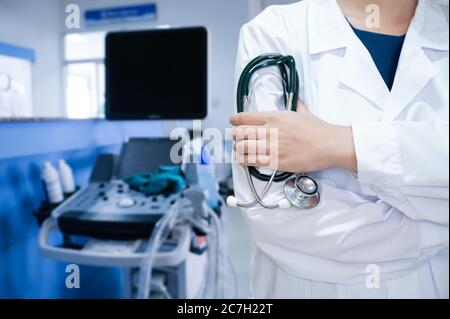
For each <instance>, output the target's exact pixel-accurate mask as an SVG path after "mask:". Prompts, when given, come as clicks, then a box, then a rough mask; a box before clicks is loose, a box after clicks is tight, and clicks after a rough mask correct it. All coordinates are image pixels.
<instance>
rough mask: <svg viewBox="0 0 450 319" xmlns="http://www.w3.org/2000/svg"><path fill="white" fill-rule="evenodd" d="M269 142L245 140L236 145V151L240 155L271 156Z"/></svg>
mask: <svg viewBox="0 0 450 319" xmlns="http://www.w3.org/2000/svg"><path fill="white" fill-rule="evenodd" d="M269 147H270V146H269V145H268V143H267V140H258V141H255V140H251V141H250V140H243V141H238V142H236V143H235V144H234V150H235V151H236V153H238V154H239V155H251V154H253V155H255V154H260V155H269V154H270V149H269Z"/></svg>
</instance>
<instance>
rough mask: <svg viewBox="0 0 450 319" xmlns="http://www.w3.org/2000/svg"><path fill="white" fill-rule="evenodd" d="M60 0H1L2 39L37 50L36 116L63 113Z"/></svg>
mask: <svg viewBox="0 0 450 319" xmlns="http://www.w3.org/2000/svg"><path fill="white" fill-rule="evenodd" d="M59 15H60V4H59V0H39V1H36V0H20V1H17V0H1V1H0V42H4V43H9V44H13V45H16V46H21V47H27V48H30V49H33V50H35V52H36V58H37V59H38V60H39V63H35V64H34V65H33V102H34V105H33V111H34V114H35V116H36V117H43V116H44V117H46V116H47V115H48V114H53V115H55V116H57V117H59V116H62V115H63V114H64V113H63V108H62V105H63V103H62V102H63V95H62V89H63V87H62V85H61V83H62V81H61V80H62V73H61V61H62V55H61V52H62V37H61V32H60V24H59Z"/></svg>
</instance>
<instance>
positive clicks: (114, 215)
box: [53, 180, 181, 240]
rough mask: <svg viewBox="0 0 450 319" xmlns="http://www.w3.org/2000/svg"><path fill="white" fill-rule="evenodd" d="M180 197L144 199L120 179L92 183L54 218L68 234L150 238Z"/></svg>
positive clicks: (123, 238)
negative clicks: (162, 218)
mask: <svg viewBox="0 0 450 319" xmlns="http://www.w3.org/2000/svg"><path fill="white" fill-rule="evenodd" d="M180 196H181V195H180V193H178V194H171V195H159V196H145V195H144V194H141V193H139V192H136V191H134V190H131V189H130V188H129V186H128V185H127V184H126V183H124V182H123V181H120V180H117V181H112V182H101V183H92V184H90V185H88V186H87V187H85V188H83V189H81V190H80V191H78V192H77V193H76V194H74V195H73V196H72V197H71V198H69V199H68V200H67V201H66V202H64V203H63V204H62V205H61V206H60V207H58V208H57V209H56V210H55V211H54V213H53V217H55V218H56V219H57V221H58V226H59V228H60V230H61V231H62V232H63V233H65V234H68V235H80V236H89V237H94V238H99V239H119V240H133V239H141V238H148V237H150V235H151V232H152V230H153V228H154V225H155V224H156V223H157V222H158V220H159V219H160V218H161V217H162V215H163V214H164V213H165V212H167V210H168V209H169V208H170V206H172V205H173V204H175V202H176V201H177V200H178V199H179V197H180Z"/></svg>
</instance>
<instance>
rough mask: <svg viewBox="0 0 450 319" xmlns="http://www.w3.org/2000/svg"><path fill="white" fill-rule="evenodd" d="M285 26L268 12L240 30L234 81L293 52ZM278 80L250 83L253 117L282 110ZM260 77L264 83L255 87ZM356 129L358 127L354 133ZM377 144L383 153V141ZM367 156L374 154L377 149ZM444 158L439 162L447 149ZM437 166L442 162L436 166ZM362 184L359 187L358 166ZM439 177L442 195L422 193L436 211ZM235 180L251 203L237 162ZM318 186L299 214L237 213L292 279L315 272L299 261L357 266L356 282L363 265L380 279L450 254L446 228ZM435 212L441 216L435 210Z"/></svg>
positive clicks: (273, 194)
mask: <svg viewBox="0 0 450 319" xmlns="http://www.w3.org/2000/svg"><path fill="white" fill-rule="evenodd" d="M283 25H284V24H283V22H282V21H280V20H279V19H278V18H277V16H276V14H274V12H273V11H272V10H266V11H265V12H263V13H262V14H261V15H260V16H258V17H257V18H256V19H255V20H253V21H252V22H250V23H249V24H247V25H245V26H243V27H242V30H241V33H240V41H239V50H238V54H237V63H236V79H238V77H239V75H240V73H241V72H242V70H243V69H244V67H245V66H246V65H247V63H248V62H250V61H251V60H252V59H253V58H255V57H256V56H258V55H260V54H263V53H274V52H276V53H281V54H290V53H291V52H289V49H288V48H287V42H288V41H287V40H286V32H285V30H284V27H283ZM277 73H278V72H277V70H276V69H275V70H274V69H267V70H264V73H263V72H261V73H259V75H257V76H256V77H254V78H255V79H258V80H259V81H258V82H255V81H252V83H251V85H252V88H253V93H254V94H253V97H254V99H253V100H252V102H253V103H252V104H251V110H252V111H256V110H257V111H269V110H270V111H273V110H277V109H282V106H283V101H282V97H281V96H282V84H281V80H280V77H279V75H278V74H277ZM259 76H265V77H264V79H263V80H262V81H261V79H260V78H258V77H259ZM235 111H236V110H235ZM361 126H362V125H361ZM359 127H360V126H356V130H355V131H356V132H358V128H359ZM436 129H437V130H440V131H441V130H443V131H445V130H446V128H445V126H444V127H441V126H438V127H436ZM447 130H448V128H447ZM366 131H367V130H364V132H366ZM407 134H408V133H407V132H405V137H404V138H407V137H406V135H407ZM360 136H361V138H363V139H365V137H363V136H362V135H360ZM442 143H443V144H445V143H444V142H442ZM380 144H383V147H384V142H380ZM398 145H400V142H398ZM398 147H399V146H398ZM372 149H376V147H375V146H374V147H373V148H372ZM370 152H371V153H376V152H378V150H377V151H372V150H371V151H370ZM370 156H372V154H370ZM443 156H444V157H445V150H444V151H443ZM447 158H448V156H447ZM442 162H444V160H441V161H440V162H439V163H442ZM375 166H376V167H378V166H380V165H377V164H375ZM442 175H445V174H444V173H442ZM436 176H437V174H436ZM361 177H362V180H363V181H364V180H365V170H364V166H363V169H362V171H361ZM382 178H383V177H381V178H380V179H382ZM436 178H438V177H436ZM439 178H441V182H440V184H439V183H437V184H438V185H437V186H438V188H439V185H440V186H443V189H442V188H439V189H438V190H437V191H436V192H435V193H433V192H432V188H430V189H427V191H429V192H430V198H432V197H433V196H434V197H437V200H438V201H441V200H442V203H441V202H439V203H441V204H440V205H441V206H445V194H444V192H445V183H446V181H445V176H440V174H439ZM233 180H234V189H235V194H236V197H237V198H238V200H239V201H243V202H249V201H252V200H253V196H252V193H251V192H250V189H249V186H248V184H247V182H246V178H245V172H244V169H243V168H242V166H240V165H238V164H237V163H234V164H233ZM369 180H371V178H370V179H369ZM319 183H320V184H321V185H322V186H321V187H322V189H321V191H322V201H321V203H320V204H319V205H318V206H317V207H316V208H314V209H312V210H310V211H307V212H305V211H299V210H298V209H296V208H291V209H288V210H281V209H275V210H270V211H269V210H267V209H264V208H261V207H260V206H256V207H253V208H249V209H243V210H242V212H243V216H244V219H245V220H246V223H247V225H248V228H249V230H250V233H251V235H252V237H253V239H254V241H255V243H256V245H257V247H258V248H259V249H261V250H262V251H263V252H264V253H265V254H266V255H268V256H269V257H270V258H272V259H273V260H275V261H276V262H277V264H278V265H280V266H281V267H283V268H284V269H285V270H286V271H288V272H290V273H292V274H295V275H298V276H305V277H308V278H314V275H313V274H311V275H308V272H311V273H314V269H313V268H314V267H310V266H308V265H305V264H302V262H301V260H302V259H300V258H298V256H299V255H303V256H312V258H321V259H320V260H322V262H324V263H326V262H331V263H344V264H347V263H358V265H360V266H358V268H357V269H358V271H360V275H361V276H365V275H366V274H365V267H366V266H367V263H368V262H376V263H377V264H382V265H383V267H382V272H383V273H399V272H402V271H407V270H409V269H411V268H413V267H415V266H416V265H417V264H419V263H420V262H421V261H423V260H426V259H427V258H429V257H430V256H433V255H435V254H437V253H439V251H441V250H442V249H445V247H448V239H445V238H446V237H447V238H448V228H447V227H445V226H441V225H436V224H435V223H430V222H427V221H416V220H413V219H411V218H409V217H408V216H406V215H405V214H403V213H402V212H401V211H400V210H399V209H397V208H396V207H394V206H393V205H390V204H388V202H387V201H381V200H380V201H378V200H377V201H371V200H367V198H365V197H364V196H361V195H360V194H356V193H354V192H352V191H349V190H345V189H342V188H340V187H337V186H336V185H333V181H331V182H329V181H324V180H319ZM265 184H266V183H263V182H260V181H256V180H255V186H256V188H257V190H258V192H261V191H262V189H263V188H264V186H265ZM371 184H372V183H371ZM283 186H284V183H278V184H277V183H274V185H273V187H272V188H271V191H270V194H269V195H268V196H267V197H266V198H265V200H266V201H267V202H268V203H275V202H277V201H279V200H281V199H282V198H283V197H284V195H283ZM431 193H433V194H434V195H433V194H431ZM412 200H413V199H412ZM436 210H438V211H439V212H440V213H442V211H441V208H437V209H436ZM335 265H336V267H337V264H335ZM355 275H356V274H355ZM320 276H322V277H320ZM320 276H319V277H317V280H323V276H324V275H323V272H322V273H320ZM338 277H339V276H338V274H337V273H336V274H330V279H329V280H331V281H334V280H336V281H342V282H345V281H346V279H345V278H338Z"/></svg>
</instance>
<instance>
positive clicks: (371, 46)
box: [350, 24, 405, 90]
mask: <svg viewBox="0 0 450 319" xmlns="http://www.w3.org/2000/svg"><path fill="white" fill-rule="evenodd" d="M350 25H351V24H350ZM352 28H353V31H354V32H355V34H356V35H357V36H358V38H359V39H360V40H361V42H362V43H363V44H364V45H365V46H366V48H367V50H369V52H370V55H371V56H372V59H373V61H374V62H375V65H376V66H377V68H378V71H379V72H380V74H381V76H382V77H383V80H384V82H385V83H386V85H387V87H388V88H389V90H392V86H393V85H394V80H395V74H396V72H397V67H398V61H399V59H400V54H401V52H402V48H403V43H404V42H405V36H404V35H403V36H395V35H386V34H380V33H374V32H368V31H363V30H359V29H356V28H355V27H353V26H352Z"/></svg>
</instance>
